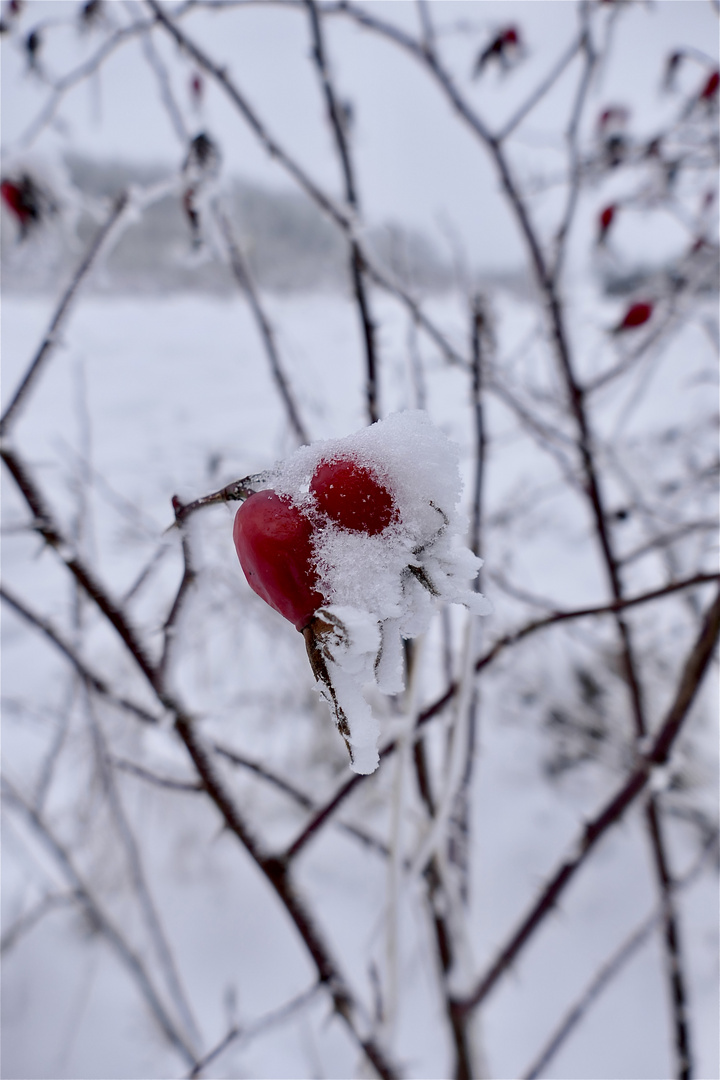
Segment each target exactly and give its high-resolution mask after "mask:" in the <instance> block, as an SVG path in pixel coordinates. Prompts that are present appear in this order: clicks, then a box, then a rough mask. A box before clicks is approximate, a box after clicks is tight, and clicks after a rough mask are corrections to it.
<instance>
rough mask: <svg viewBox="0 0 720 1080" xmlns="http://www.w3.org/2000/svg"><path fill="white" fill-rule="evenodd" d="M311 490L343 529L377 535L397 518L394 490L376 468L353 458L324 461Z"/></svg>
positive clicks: (317, 469)
mask: <svg viewBox="0 0 720 1080" xmlns="http://www.w3.org/2000/svg"><path fill="white" fill-rule="evenodd" d="M310 492H311V494H312V495H314V496H315V501H316V503H317V506H318V509H319V510H321V511H322V513H324V514H327V516H328V517H329V518H330V520H331V521H333V522H334V523H335V524H336V525H339V526H341V528H343V529H352V530H353V531H354V532H363V533H366V534H367V535H368V536H377V534H378V533H381V532H383V530H384V529H386V528H387V527H388V525H389V524H390V523H391V521H393V519H395V518H397V509H396V507H395V500H394V499H393V496H392V494H391V492H390V491H388V489H387V487H385V485H384V484H383V483H381V481H380V480H379V479H378V476H377V474H376V473H375V471H374V470H373V469H371V468H369V466H367V465H362V464H361V463H360V462H358V461H354V460H353V459H352V458H335V459H331V460H328V461H321V462H320V464H319V465H318V466H317V468H316V469H315V472H314V473H313V477H312V480H311V481H310Z"/></svg>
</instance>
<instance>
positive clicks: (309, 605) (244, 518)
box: [233, 491, 324, 630]
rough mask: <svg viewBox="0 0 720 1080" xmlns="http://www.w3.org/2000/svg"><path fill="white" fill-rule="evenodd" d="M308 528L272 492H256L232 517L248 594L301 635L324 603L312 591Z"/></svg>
mask: <svg viewBox="0 0 720 1080" xmlns="http://www.w3.org/2000/svg"><path fill="white" fill-rule="evenodd" d="M312 535H313V526H312V523H311V522H310V520H309V519H308V518H307V517H306V516H305V514H303V513H302V511H301V510H299V509H298V507H297V506H295V505H294V503H292V502H291V501H290V499H287V498H284V497H282V496H280V495H276V494H275V492H274V491H257V492H255V493H254V494H253V495H251V496H250V497H249V498H248V499H246V500H245V502H244V503H243V504H242V506H241V507H240V509H239V510H238V512H237V514H236V515H235V524H234V526H233V540H234V541H235V550H236V551H237V553H238V558H239V559H240V565H241V567H242V569H243V573H244V574H245V577H246V578H247V582H248V585H249V586H250V588H251V589H252V590H253V591H254V592H256V593H257V594H258V596H261V597H262V598H263V600H265V602H266V603H268V604H269V605H270V607H272V608H274V609H275V611H279V612H280V614H281V615H283V616H284V617H285V618H286V619H289V620H290V622H291V623H294V625H295V626H296V628H297V629H298V630H303V629H304V627H305V626H307V624H308V623H309V622H310V620H311V619H312V617H313V615H314V614H315V612H316V611H317V609H318V608H319V607H321V606H322V605H323V603H324V598H323V596H322V594H321V593H320V592H318V590H317V571H316V570H315V564H314V561H313V549H312Z"/></svg>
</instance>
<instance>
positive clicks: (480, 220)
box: [2, 0, 718, 267]
mask: <svg viewBox="0 0 720 1080" xmlns="http://www.w3.org/2000/svg"><path fill="white" fill-rule="evenodd" d="M81 6H82V5H81V4H80V3H79V0H75V2H70V0H54V2H46V0H30V2H29V3H28V4H27V5H26V9H25V12H24V14H23V17H22V28H23V30H24V31H29V30H30V29H32V28H33V26H35V25H38V24H40V25H43V24H45V29H44V39H45V41H46V43H47V44H46V46H45V47H44V49H43V52H42V54H41V60H42V62H43V64H44V65H45V67H46V70H47V71H48V72H50V73H52V74H54V75H59V74H61V73H63V72H66V71H68V70H69V69H71V68H72V67H73V66H74V65H76V64H78V63H79V62H80V61H81V60H82V58H83V57H85V56H87V55H88V54H89V53H91V52H92V51H93V50H94V49H96V48H97V47H98V44H99V42H100V40H101V35H100V32H99V31H94V32H92V33H84V34H82V35H81V34H78V32H77V27H76V25H75V24H74V23H73V20H74V19H76V16H77V12H78V10H79V9H80V7H81ZM168 6H169V7H170V8H171V7H173V6H174V5H168ZM365 6H366V7H367V8H369V9H370V10H371V11H373V13H375V14H377V15H378V16H380V17H382V18H384V19H387V20H392V21H395V22H397V23H400V24H402V25H404V26H406V27H407V28H408V29H411V30H413V31H416V30H417V7H416V4H415V3H414V2H412V0H407V2H396V0H376V2H372V3H368V4H366V5H365ZM606 6H607V8H608V9H609V8H610V7H611V5H606ZM106 7H107V8H108V14H107V18H108V19H109V20H111V21H113V22H115V23H116V24H117V25H119V24H120V23H123V22H125V21H126V20H127V18H128V11H129V10H132V9H134V10H135V11H136V12H137V13H141V12H143V10H144V9H143V6H142V5H141V4H140V3H136V2H135V0H131V3H129V4H127V3H125V2H124V0H112V2H111V3H109V4H107V5H106ZM624 8H625V9H624V10H623V12H622V14H621V17H620V18H619V19H618V20H617V23H616V27H615V44H614V50H613V55H612V61H611V62H610V63H609V64H608V65H606V66H605V67H604V68H603V69H602V70H601V72H599V74H598V77H597V79H596V81H595V84H594V86H593V88H592V94H591V106H590V110H589V117H592V116H596V115H597V112H598V111H599V110H600V109H601V108H602V107H604V106H605V105H606V104H607V103H615V102H622V101H623V100H627V99H628V98H631V99H632V100H633V102H634V105H635V108H634V111H633V117H632V125H633V130H635V131H638V132H643V133H646V132H647V133H648V134H649V133H651V132H652V130H653V128H654V127H655V126H657V125H659V124H660V123H661V122H662V118H663V116H667V115H669V112H668V110H671V109H672V108H676V107H677V101H676V100H670V99H669V98H668V97H667V95H666V96H662V95H659V94H658V87H659V83H660V78H661V74H662V65H663V62H664V60H665V58H666V57H667V55H668V54H669V53H670V52H671V51H673V50H674V49H676V48H678V47H686V48H687V47H691V48H696V49H700V50H703V51H705V52H709V53H710V54H711V55H715V54H716V53H717V39H718V18H717V14H716V11H715V10H714V8H713V4H712V2H711V0H660V2H654V3H650V2H642V0H637V2H634V3H632V4H627V5H624ZM431 10H432V12H433V15H434V17H435V19H436V22H437V26H438V28H440V29H442V30H446V31H447V33H443V35H442V38H441V48H442V51H443V55H444V57H445V59H446V61H447V62H448V63H449V64H450V66H451V67H452V68H453V70H454V72H455V75H456V78H457V81H458V83H459V84H460V85H461V87H462V88H463V89H464V90H465V91H466V92H467V93H468V94H469V96H470V98H471V100H472V101H473V103H474V104H475V105H476V106H477V107H478V108H479V109H480V111H481V113H482V114H483V116H484V117H485V118H486V119H487V120H488V122H489V123H490V125H491V126H495V125H498V124H499V122H500V121H501V119H502V117H503V116H506V115H510V114H511V113H512V111H513V109H514V108H515V107H516V106H517V105H518V103H520V102H521V101H522V100H523V97H524V95H525V94H526V93H527V92H528V89H529V88H530V87H531V86H532V85H534V83H535V82H537V81H539V80H540V79H541V78H542V75H543V73H544V72H546V71H547V70H549V69H550V68H551V67H552V65H553V62H554V59H556V58H557V57H559V56H560V55H561V54H562V53H563V51H564V50H565V49H566V48H567V46H568V44H569V42H570V41H571V39H572V37H573V36H574V34H575V33H576V31H577V10H576V6H575V4H574V3H571V2H568V0H534V2H529V3H528V2H524V0H517V2H514V0H511V2H508V0H505V2H502V3H498V2H495V0H481V2H477V0H465V2H459V0H458V2H456V0H443V2H442V3H433V4H431ZM608 14H609V12H608ZM604 17H607V14H606V15H604ZM64 20H68V21H69V22H70V23H71V24H72V25H71V26H67V27H63V26H61V25H59V24H61V23H62V22H63V21H64ZM461 22H462V23H467V24H471V29H472V32H471V33H468V34H463V35H460V34H458V33H456V32H455V33H453V32H451V30H452V28H453V27H455V29H457V24H458V23H461ZM509 22H512V23H515V24H517V26H518V27H519V28H520V30H521V33H522V36H523V39H524V40H525V42H526V43H527V56H526V59H525V60H524V62H523V63H522V65H520V66H519V67H518V69H517V70H516V71H514V72H512V73H511V74H509V75H507V76H502V75H501V73H500V72H499V71H497V70H487V71H486V72H485V74H484V75H483V78H482V79H480V80H476V81H472V80H471V79H470V72H471V69H472V65H473V60H474V57H475V56H476V55H477V51H478V48H479V47H480V46H481V45H482V43H483V42H487V41H488V40H489V39H490V35H491V34H492V33H493V31H494V30H497V28H498V27H500V26H503V25H507V24H508V23H509ZM183 26H184V28H185V30H186V31H187V32H188V33H190V34H191V35H193V36H195V37H196V39H197V40H198V41H199V42H201V43H202V44H203V46H204V47H206V48H207V50H208V51H209V52H210V53H211V54H212V56H213V58H214V59H216V60H217V61H218V62H219V63H221V64H224V65H226V67H227V69H228V71H229V73H230V74H231V75H232V77H233V78H234V79H235V80H236V82H237V83H238V85H239V86H240V87H241V88H242V90H243V91H244V92H245V93H246V94H247V96H248V97H249V99H250V101H251V102H252V103H253V105H254V106H255V107H256V108H257V110H258V112H259V113H260V115H261V117H262V118H263V120H264V122H265V123H266V124H267V125H268V127H269V128H270V130H271V131H272V132H273V134H274V135H275V136H276V137H277V138H279V139H280V141H281V142H282V143H283V144H284V145H285V146H286V147H287V148H288V150H289V151H290V152H291V153H292V154H293V155H295V156H296V157H297V158H298V159H299V160H300V161H301V162H302V163H303V165H304V166H305V167H306V169H307V170H308V171H309V172H310V173H311V174H312V176H313V177H314V178H315V179H316V180H317V181H318V182H319V183H320V184H321V185H323V186H324V187H326V188H327V189H328V190H331V191H333V192H339V173H338V168H337V162H336V160H335V158H334V156H333V154H332V153H331V151H330V147H331V142H330V137H329V133H328V129H327V125H326V123H325V121H324V116H323V105H322V100H321V97H320V94H319V91H318V85H317V79H316V75H315V71H314V68H313V65H312V63H311V61H310V49H309V35H308V24H307V17H306V15H305V14H304V13H303V12H302V11H293V10H289V9H287V8H284V7H280V6H275V5H273V4H272V3H265V4H264V5H260V6H249V7H244V8H242V10H237V9H235V10H233V11H215V12H207V11H197V12H194V13H191V14H190V15H188V16H186V17H185V18H184V20H183ZM155 40H156V42H157V45H158V48H159V49H160V50H161V52H162V55H163V56H164V58H165V59H166V60H167V61H168V62H169V64H170V66H171V67H172V69H173V70H174V71H175V72H176V73H177V79H176V82H175V84H174V89H175V93H176V96H177V98H178V101H179V102H180V104H181V106H182V107H183V109H184V111H185V115H186V117H187V122H188V124H189V126H190V127H191V129H192V130H199V129H201V128H205V129H206V130H208V131H210V132H211V133H214V134H216V135H217V136H218V137H219V139H220V141H221V143H222V148H223V154H224V168H225V171H226V172H227V173H228V174H237V175H242V176H244V177H246V178H250V179H253V180H259V181H262V182H265V183H269V184H273V185H276V186H287V185H288V184H289V183H290V182H289V181H288V179H287V177H286V176H285V175H284V173H283V172H282V170H281V169H280V168H279V167H278V166H277V165H276V164H275V163H274V162H272V161H271V160H269V158H268V157H267V155H266V154H265V152H264V151H263V150H262V148H261V147H260V146H259V145H258V143H257V140H256V139H255V138H254V136H253V135H252V133H251V132H250V131H249V129H248V127H247V125H246V124H245V123H244V121H243V120H242V119H241V118H240V117H239V116H238V114H237V112H235V111H234V110H233V109H232V107H231V106H230V105H229V103H228V102H227V101H226V99H225V98H224V97H223V95H222V93H221V92H220V91H219V90H217V89H215V88H214V87H212V88H210V89H209V91H208V93H207V96H206V99H205V103H204V107H203V112H202V114H200V115H198V114H196V113H193V111H192V109H191V107H190V100H189V94H188V81H189V78H190V73H191V65H190V64H189V63H188V62H186V61H185V60H184V59H179V58H178V55H177V51H176V50H175V48H174V47H173V46H172V45H171V44H170V43H169V42H168V41H167V39H166V37H165V36H164V35H163V34H162V32H160V31H156V33H155ZM328 46H329V50H330V54H331V57H332V61H333V68H334V71H335V74H336V77H337V84H338V87H339V89H340V91H341V93H342V95H343V96H344V97H345V98H347V99H348V100H350V101H352V103H353V106H354V116H355V121H354V128H353V145H354V149H355V153H356V159H357V164H358V172H359V180H360V194H361V199H362V203H363V207H364V212H365V215H366V217H367V218H368V220H370V221H373V222H377V221H384V220H401V221H405V222H407V223H409V224H413V225H415V226H418V227H420V228H422V229H423V230H424V231H426V232H429V233H432V234H433V235H435V237H436V238H438V237H443V236H445V235H447V234H448V233H450V232H454V233H455V234H456V235H457V236H459V237H460V239H461V241H462V243H463V244H464V246H465V247H466V249H467V251H468V253H469V255H470V257H471V258H472V260H473V261H474V262H475V263H477V264H480V265H485V266H495V267H497V266H511V265H516V264H517V263H518V262H519V261H520V257H521V245H520V241H519V239H518V237H517V235H516V231H515V227H514V226H513V225H512V224H511V223H510V220H509V217H508V215H507V212H506V210H505V208H504V206H503V201H502V199H501V198H500V197H499V195H498V193H497V182H496V179H495V176H494V173H493V170H492V168H491V166H490V165H489V164H488V162H487V159H486V156H485V154H484V153H483V152H482V150H481V149H480V148H479V147H478V145H477V143H476V142H475V141H474V140H473V138H472V137H471V135H470V134H469V133H468V131H467V130H466V129H465V128H464V127H463V126H462V125H461V123H460V122H459V121H458V120H457V118H456V117H455V116H454V115H453V113H452V112H451V110H450V108H449V106H448V105H447V104H446V102H445V101H444V100H443V98H442V96H441V95H440V94H438V92H437V90H436V88H435V87H434V85H433V84H432V82H431V80H430V79H429V78H428V77H427V75H426V74H425V73H424V72H423V71H422V70H421V69H420V67H419V66H418V65H417V64H416V63H415V62H414V61H412V60H411V59H409V58H408V57H406V56H405V55H403V54H402V53H401V52H400V51H399V50H398V49H397V48H395V47H393V46H391V45H389V44H386V43H384V42H380V41H378V40H376V39H375V37H374V36H373V35H371V34H368V33H367V32H366V31H364V30H362V29H360V28H358V27H356V26H355V25H353V24H351V23H349V22H348V21H347V20H345V19H333V20H331V22H330V25H329V26H328ZM26 67H27V65H26V62H25V58H24V56H22V54H21V53H20V51H19V50H18V49H17V47H16V45H15V44H14V43H12V42H8V39H7V38H6V37H5V38H3V64H2V88H3V95H2V134H3V145H4V147H5V150H4V159H3V167H4V168H5V169H6V170H7V169H8V168H10V167H11V166H12V165H13V164H14V163H16V162H17V161H19V160H20V159H22V158H23V157H27V153H28V148H26V147H22V146H19V139H20V138H21V135H22V133H23V132H24V131H26V130H27V127H28V125H29V124H30V123H31V122H32V120H33V118H34V117H35V116H36V115H37V114H38V112H39V111H40V109H41V108H42V105H43V102H44V101H45V100H46V98H47V93H48V91H47V88H46V87H44V86H43V85H42V83H41V82H40V80H39V79H38V78H37V77H36V76H35V75H34V74H33V73H32V72H30V73H28V72H27V70H26ZM577 74H578V68H577V67H571V68H570V69H569V70H568V72H567V75H566V76H565V77H564V79H563V80H562V81H561V82H560V83H559V85H558V87H557V90H556V91H555V92H554V93H553V94H552V95H550V96H549V97H548V99H547V100H546V102H545V103H544V105H543V107H542V108H541V109H540V110H538V112H537V115H535V116H533V118H532V119H531V121H529V122H528V123H526V124H525V125H524V126H523V128H522V130H521V131H520V132H519V133H518V135H519V138H518V152H522V153H523V155H524V157H523V161H524V162H525V161H527V165H526V168H527V169H528V172H534V171H536V170H537V171H540V170H545V171H552V169H553V168H554V167H556V164H555V163H556V162H559V160H560V159H559V157H557V156H556V154H557V152H556V150H553V149H552V147H553V145H554V146H555V147H559V146H560V143H559V140H558V133H559V132H560V131H561V130H562V128H561V118H562V117H564V116H565V115H566V110H567V106H568V102H569V101H570V99H571V94H572V88H573V87H574V85H575V84H576V80H577ZM684 77H685V78H686V79H687V80H688V86H692V85H693V82H692V80H693V79H694V80H695V82H697V81H698V80H699V79H700V78H701V77H702V68H701V67H700V66H699V65H694V64H692V63H690V64H688V65H687V70H686V71H685V73H684ZM58 120H59V124H57V125H56V128H55V130H53V131H48V130H45V131H44V132H43V133H42V134H41V136H40V137H39V138H37V139H36V140H35V141H34V143H33V146H32V148H31V149H32V153H33V154H35V155H36V157H37V156H39V155H40V156H41V155H43V154H44V155H46V156H47V155H51V154H52V153H54V152H56V151H57V149H58V148H60V149H62V148H64V147H68V146H70V147H72V148H74V149H77V150H82V151H83V152H86V153H89V154H92V155H95V156H98V157H102V158H127V159H132V160H134V161H143V162H163V163H167V164H170V165H173V166H177V164H178V163H179V161H181V160H182V156H183V154H184V150H183V148H182V146H181V145H180V143H179V141H178V139H177V136H176V135H175V133H174V131H173V129H172V126H171V124H170V123H169V122H168V117H167V114H166V112H165V110H164V109H163V107H162V105H161V103H160V101H159V98H158V93H157V87H156V83H155V82H154V78H153V75H152V73H151V72H150V70H149V69H148V66H147V63H146V60H145V59H144V57H143V54H142V51H141V49H140V46H139V44H138V43H137V42H136V41H132V42H130V43H128V44H127V45H124V46H123V47H122V48H121V49H120V50H118V51H117V52H116V53H115V54H114V55H113V56H112V57H110V59H109V60H108V62H107V63H106V65H105V66H104V67H103V70H102V73H101V74H100V75H98V76H94V77H92V78H91V79H89V80H86V81H84V82H82V83H81V84H80V85H79V86H77V87H76V88H75V89H74V90H72V91H71V92H70V93H69V94H68V95H67V96H66V98H65V99H64V101H63V103H62V105H61V107H60V110H59V112H58Z"/></svg>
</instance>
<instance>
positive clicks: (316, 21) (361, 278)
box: [305, 0, 380, 424]
mask: <svg viewBox="0 0 720 1080" xmlns="http://www.w3.org/2000/svg"><path fill="white" fill-rule="evenodd" d="M305 3H306V5H307V9H308V14H309V16H310V30H311V34H312V41H313V59H314V61H315V66H316V68H317V72H318V77H319V79H320V84H321V86H322V90H323V95H324V98H325V105H326V107H327V114H328V119H329V121H330V127H331V129H332V133H333V136H334V141H335V147H336V149H337V153H338V158H339V159H340V165H341V169H342V176H343V184H344V188H345V200H346V202H347V205H348V208H349V210H350V212H351V213H352V216H353V218H357V217H358V214H359V211H360V203H359V199H358V193H357V181H356V178H355V169H354V167H353V162H352V156H351V153H350V143H349V140H348V128H349V123H350V118H349V115H348V109H347V106H343V105H342V104H341V103H340V102H339V101H338V97H337V94H336V92H335V86H334V84H333V80H332V77H331V74H330V66H329V63H328V60H327V57H326V48H325V41H324V37H323V31H322V25H321V17H320V14H319V13H318V6H317V4H316V3H315V0H305ZM349 240H350V274H351V277H352V283H353V292H354V294H355V301H356V303H357V307H358V313H359V316H360V326H361V329H362V339H363V345H364V348H365V371H366V380H365V388H366V397H367V412H368V422H369V423H371V424H374V423H375V421H376V420H377V419H378V418H379V415H380V414H379V411H378V409H379V406H378V358H377V339H376V336H375V324H374V322H373V319H372V314H371V312H370V300H369V297H368V291H367V288H366V282H365V262H364V258H363V254H362V251H361V249H360V245H359V244H358V242H357V240H356V239H355V237H354V236H351V237H349Z"/></svg>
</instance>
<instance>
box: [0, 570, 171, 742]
mask: <svg viewBox="0 0 720 1080" xmlns="http://www.w3.org/2000/svg"><path fill="white" fill-rule="evenodd" d="M0 598H2V599H3V600H4V601H5V603H6V604H8V606H9V607H11V608H12V609H13V611H15V612H16V613H17V614H18V615H20V616H21V618H23V619H25V621H26V622H28V623H30V625H31V626H34V627H35V629H36V630H39V631H40V633H42V634H44V635H45V637H46V638H48V640H49V641H51V642H52V644H53V645H54V646H55V648H56V649H58V650H59V651H60V652H61V653H62V654H63V656H64V657H65V658H66V659H67V660H69V661H70V663H71V664H72V666H73V667H74V668H75V670H76V671H77V673H78V675H79V676H80V678H81V679H82V680H83V682H84V683H85V685H86V686H88V687H89V688H90V689H91V690H94V691H95V692H96V693H98V694H102V696H103V697H105V698H106V699H107V700H108V701H109V702H110V704H112V705H115V706H117V707H118V708H120V709H126V710H127V711H128V712H131V713H133V714H134V715H135V716H137V717H138V719H140V720H142V721H143V723H145V724H157V723H158V722H159V718H158V717H157V716H154V715H153V713H151V712H149V711H148V710H147V709H144V708H143V707H142V706H140V705H137V704H136V703H135V702H134V701H129V700H128V699H127V698H125V697H121V696H118V695H116V694H115V693H114V691H113V690H112V689H111V687H110V685H109V683H107V682H106V680H105V679H103V678H101V677H100V676H99V675H97V674H96V673H95V672H94V671H92V670H91V669H90V668H89V667H88V665H87V664H86V663H85V661H84V660H82V659H81V657H80V656H79V655H78V653H77V651H76V650H75V648H74V646H72V645H71V644H70V643H69V642H67V641H65V640H64V638H63V637H62V636H61V634H59V633H58V631H57V630H56V629H55V628H54V627H53V626H51V624H50V623H49V622H48V621H47V619H44V618H43V617H42V616H41V615H38V614H36V613H35V612H34V611H31V610H30V608H29V607H28V606H27V604H25V603H24V602H23V601H22V600H20V599H19V598H18V597H17V596H15V595H14V594H13V593H12V592H11V591H10V590H9V589H8V588H7V586H5V585H0Z"/></svg>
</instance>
